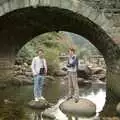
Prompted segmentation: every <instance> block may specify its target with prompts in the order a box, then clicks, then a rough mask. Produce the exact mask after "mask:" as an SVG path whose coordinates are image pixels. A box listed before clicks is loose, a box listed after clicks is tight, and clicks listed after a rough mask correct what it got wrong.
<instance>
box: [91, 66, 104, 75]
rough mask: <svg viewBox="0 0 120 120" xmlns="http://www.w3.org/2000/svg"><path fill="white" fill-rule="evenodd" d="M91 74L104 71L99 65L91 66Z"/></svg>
mask: <svg viewBox="0 0 120 120" xmlns="http://www.w3.org/2000/svg"><path fill="white" fill-rule="evenodd" d="M92 73H93V74H105V73H106V71H105V70H104V69H103V68H101V67H96V68H92Z"/></svg>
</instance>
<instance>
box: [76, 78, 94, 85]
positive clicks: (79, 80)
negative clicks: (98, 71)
mask: <svg viewBox="0 0 120 120" xmlns="http://www.w3.org/2000/svg"><path fill="white" fill-rule="evenodd" d="M91 84H92V82H91V81H88V80H85V79H83V78H79V79H78V86H79V87H81V86H87V85H91Z"/></svg>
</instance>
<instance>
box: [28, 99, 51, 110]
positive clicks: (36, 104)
mask: <svg viewBox="0 0 120 120" xmlns="http://www.w3.org/2000/svg"><path fill="white" fill-rule="evenodd" d="M28 106H29V107H31V108H35V109H45V108H48V107H50V104H49V103H48V101H46V100H39V101H34V100H32V101H30V102H29V103H28Z"/></svg>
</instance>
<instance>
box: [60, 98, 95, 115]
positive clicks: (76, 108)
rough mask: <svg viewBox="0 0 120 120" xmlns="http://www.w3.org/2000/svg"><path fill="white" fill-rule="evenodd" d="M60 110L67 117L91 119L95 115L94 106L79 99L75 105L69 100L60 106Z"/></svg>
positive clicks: (85, 100)
mask: <svg viewBox="0 0 120 120" xmlns="http://www.w3.org/2000/svg"><path fill="white" fill-rule="evenodd" d="M60 110H61V111H62V112H63V113H65V114H68V115H74V116H81V117H92V116H94V115H95V114H96V105H95V104H94V103H92V102H91V101H90V100H87V99H83V98H80V100H79V101H78V102H77V103H75V102H74V100H73V99H70V100H68V101H65V102H63V103H61V104H60Z"/></svg>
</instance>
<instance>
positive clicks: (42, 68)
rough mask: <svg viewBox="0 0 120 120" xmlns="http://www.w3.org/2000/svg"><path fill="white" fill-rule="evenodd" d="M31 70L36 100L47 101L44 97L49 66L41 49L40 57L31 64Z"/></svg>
mask: <svg viewBox="0 0 120 120" xmlns="http://www.w3.org/2000/svg"><path fill="white" fill-rule="evenodd" d="M31 69H32V73H33V78H34V99H35V101H39V100H40V99H43V100H44V99H45V98H44V97H43V96H42V91H43V84H44V76H45V75H46V74H47V64H46V59H45V58H44V51H43V50H42V49H39V51H38V56H36V57H34V58H33V60H32V64H31Z"/></svg>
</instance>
